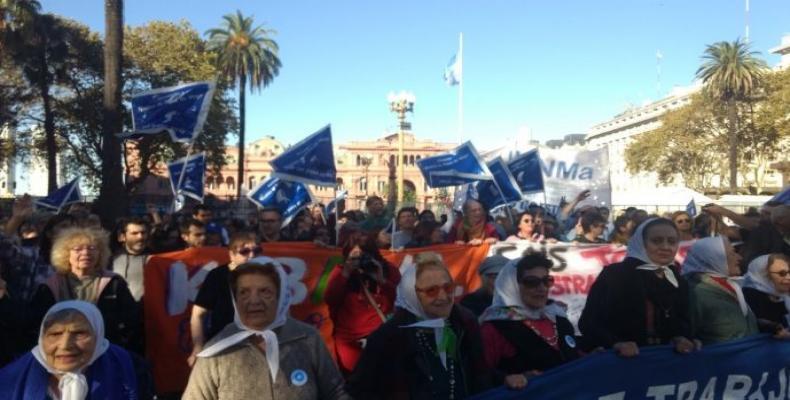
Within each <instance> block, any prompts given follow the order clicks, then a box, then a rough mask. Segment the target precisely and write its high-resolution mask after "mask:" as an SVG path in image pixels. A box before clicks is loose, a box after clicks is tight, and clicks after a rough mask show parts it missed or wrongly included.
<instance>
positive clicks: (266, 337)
mask: <svg viewBox="0 0 790 400" xmlns="http://www.w3.org/2000/svg"><path fill="white" fill-rule="evenodd" d="M248 263H255V264H273V265H274V267H275V270H276V271H277V275H278V276H279V277H280V296H279V298H278V299H277V315H276V316H275V318H274V321H273V322H272V323H271V324H270V325H269V326H267V327H266V328H265V329H264V330H262V331H258V330H255V329H252V328H249V327H247V326H245V325H244V324H243V323H242V322H241V319H240V318H239V309H238V306H237V305H236V301H235V298H234V300H233V308H234V310H235V315H234V317H233V322H234V323H235V324H236V327H238V328H239V329H240V331H239V332H237V333H234V334H233V335H230V336H228V337H226V338H224V339H222V340H220V341H218V342H217V343H214V344H213V345H211V346H209V347H208V348H206V349H204V350H203V351H201V352H200V353H198V357H212V356H214V355H216V354H218V353H220V352H221V351H223V350H225V349H227V348H229V347H231V346H234V345H236V344H238V343H241V342H243V341H245V340H247V338H249V337H252V336H258V337H260V338H262V339H263V341H264V343H265V344H266V349H265V353H266V363H267V364H269V373H270V374H271V377H272V382H275V381H276V379H277V373H278V372H279V370H280V344H279V342H278V341H277V334H276V333H274V331H273V329H275V328H278V327H281V326H283V325H285V322H286V321H287V320H288V308H289V307H290V305H291V289H290V288H289V287H288V276H287V275H286V274H285V271H284V270H283V267H282V265H281V264H280V262H279V261H277V260H275V259H273V258H270V257H263V256H261V257H255V258H253V259H251V260H249V261H248Z"/></svg>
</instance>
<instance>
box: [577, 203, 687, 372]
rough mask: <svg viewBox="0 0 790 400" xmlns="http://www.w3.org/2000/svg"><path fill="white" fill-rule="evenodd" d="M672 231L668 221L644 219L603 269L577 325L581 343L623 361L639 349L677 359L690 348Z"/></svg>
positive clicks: (675, 236) (675, 234)
mask: <svg viewBox="0 0 790 400" xmlns="http://www.w3.org/2000/svg"><path fill="white" fill-rule="evenodd" d="M678 243H679V239H678V231H677V229H676V228H675V224H673V223H672V221H670V220H668V219H664V218H650V219H648V220H646V221H644V222H642V224H640V225H639V227H638V228H637V229H636V231H634V234H633V235H632V236H631V239H629V241H628V252H627V253H626V257H625V259H624V260H623V261H622V262H620V263H617V264H612V265H609V266H607V267H605V268H604V269H603V271H601V274H600V275H598V278H597V279H596V280H595V283H593V285H592V288H591V289H590V293H589V295H588V296H587V303H586V304H585V307H584V311H583V312H582V316H581V319H580V320H579V329H580V330H581V332H582V335H583V336H584V339H585V343H586V344H587V345H588V346H589V347H591V348H594V347H604V348H612V349H614V350H615V352H617V353H618V354H619V355H621V356H623V357H634V356H636V355H638V354H639V347H640V346H647V345H659V344H670V343H671V344H673V345H674V346H675V350H676V351H677V352H679V353H688V352H690V351H692V350H693V349H694V348H695V347H697V346H695V343H693V342H692V341H691V340H690V339H689V338H690V337H691V326H690V321H689V291H688V284H687V283H686V281H685V280H684V279H683V278H682V277H679V276H678V268H677V265H676V264H675V255H676V253H677V251H678Z"/></svg>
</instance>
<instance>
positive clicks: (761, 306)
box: [743, 287, 790, 333]
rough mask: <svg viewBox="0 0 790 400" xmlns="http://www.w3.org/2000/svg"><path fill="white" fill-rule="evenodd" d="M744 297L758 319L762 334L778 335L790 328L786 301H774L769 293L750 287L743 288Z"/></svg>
mask: <svg viewBox="0 0 790 400" xmlns="http://www.w3.org/2000/svg"><path fill="white" fill-rule="evenodd" d="M743 297H744V298H746V303H747V304H749V308H751V309H752V312H753V313H754V315H755V316H756V317H757V326H758V327H759V328H760V332H764V333H776V331H778V330H780V329H782V328H787V327H788V322H787V314H788V313H790V310H788V309H787V308H786V307H785V303H784V301H779V302H776V301H772V300H771V296H770V295H769V294H768V293H764V292H761V291H759V290H757V289H755V288H750V287H747V288H743Z"/></svg>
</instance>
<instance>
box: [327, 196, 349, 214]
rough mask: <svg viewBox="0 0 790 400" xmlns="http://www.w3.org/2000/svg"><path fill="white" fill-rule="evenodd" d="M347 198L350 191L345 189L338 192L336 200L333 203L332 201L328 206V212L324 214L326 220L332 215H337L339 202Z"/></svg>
mask: <svg viewBox="0 0 790 400" xmlns="http://www.w3.org/2000/svg"><path fill="white" fill-rule="evenodd" d="M346 197H348V190H346V189H343V190H341V191H339V192H337V195H336V196H335V198H334V199H332V201H330V202H329V204H327V205H326V210H325V211H324V213H325V214H326V215H325V216H326V218H329V216H330V215H332V214H334V213H335V208H337V202H338V201H340V200H345V199H346Z"/></svg>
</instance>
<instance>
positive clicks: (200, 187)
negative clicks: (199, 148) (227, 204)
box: [167, 153, 206, 201]
mask: <svg viewBox="0 0 790 400" xmlns="http://www.w3.org/2000/svg"><path fill="white" fill-rule="evenodd" d="M184 163H186V169H185V168H184ZM167 170H168V171H169V172H170V188H171V189H173V194H174V195H175V196H178V195H179V194H183V195H184V196H189V197H191V198H193V199H195V200H197V201H203V194H204V188H205V187H206V153H200V154H195V155H192V156H189V157H188V158H187V157H184V158H179V159H178V160H175V161H173V162H171V163H170V164H167ZM182 170H183V171H184V172H183V174H184V176H183V177H181V173H182V172H181V171H182ZM179 181H180V182H181V183H180V184H179Z"/></svg>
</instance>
